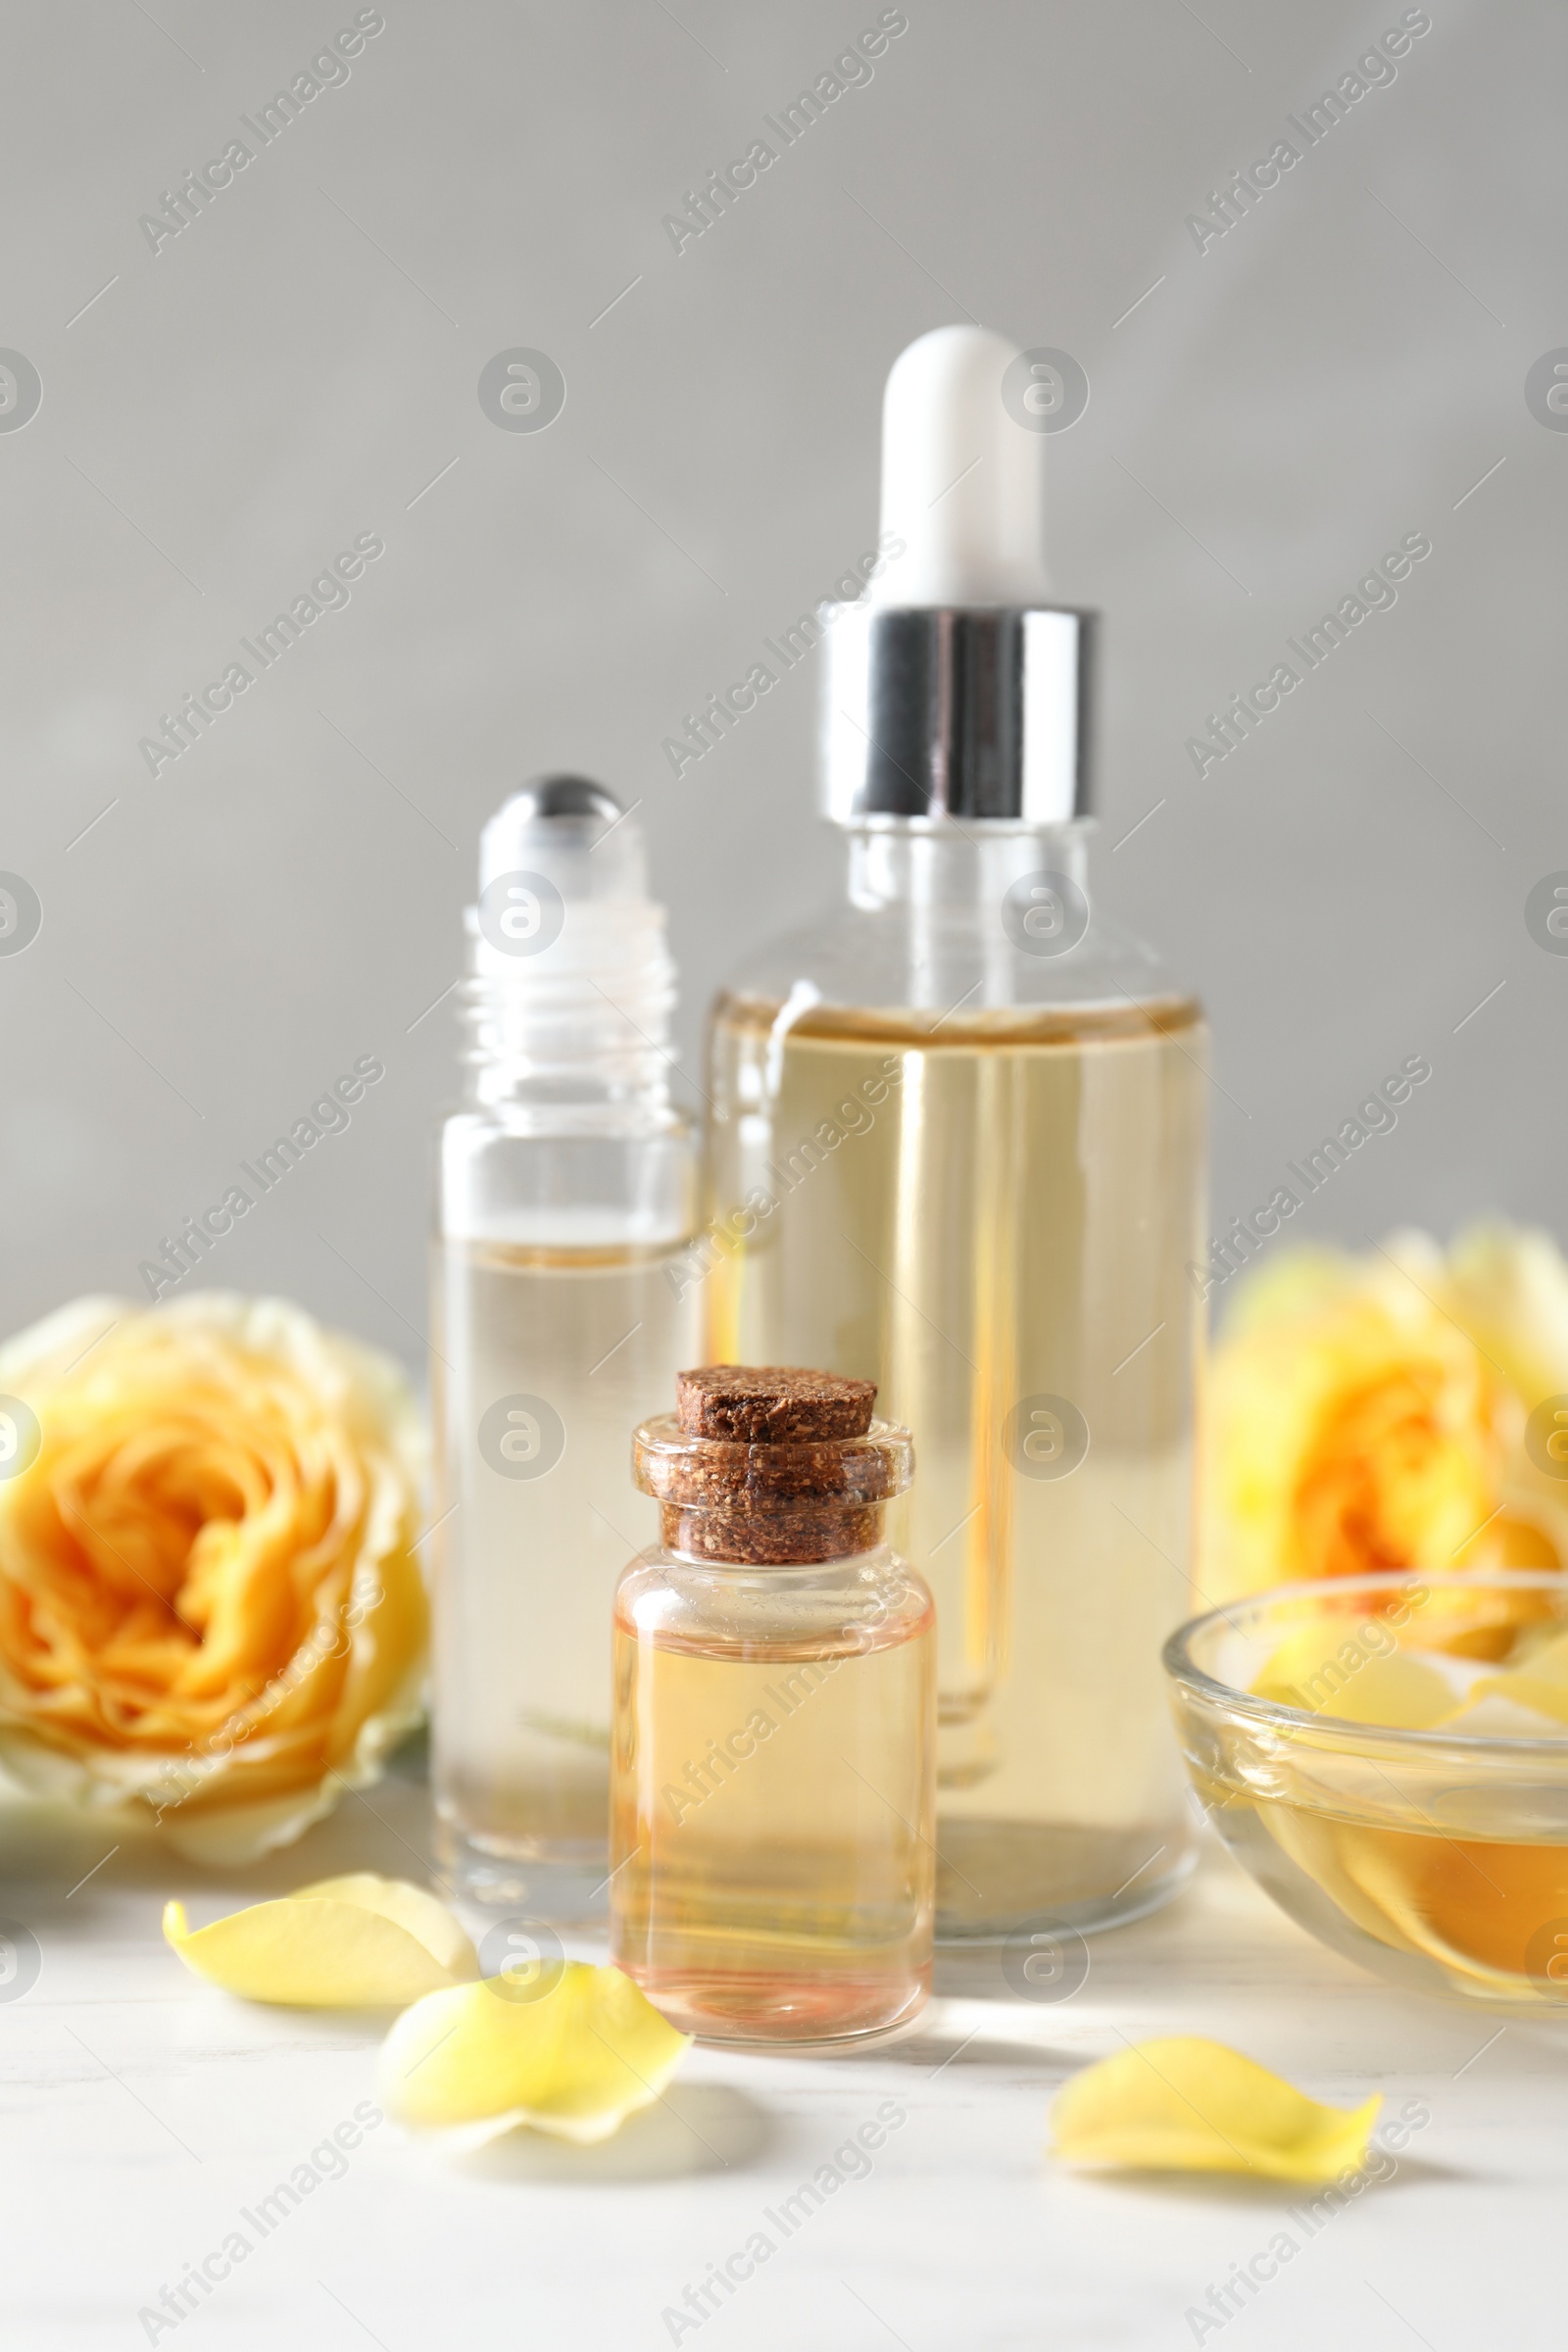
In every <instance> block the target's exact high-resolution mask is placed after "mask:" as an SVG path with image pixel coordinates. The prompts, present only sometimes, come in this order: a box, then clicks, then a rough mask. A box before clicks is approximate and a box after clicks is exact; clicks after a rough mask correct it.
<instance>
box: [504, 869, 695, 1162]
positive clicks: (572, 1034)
mask: <svg viewBox="0 0 1568 2352" xmlns="http://www.w3.org/2000/svg"><path fill="white" fill-rule="evenodd" d="M580 922H581V918H579V924H580ZM466 928H467V934H468V971H467V975H466V978H465V979H464V980H463V982H462V983H461V987H460V991H459V1017H460V1019H461V1022H462V1024H463V1044H462V1049H461V1058H462V1064H463V1081H464V1101H465V1103H466V1106H467V1107H468V1108H470V1109H485V1110H492V1111H506V1112H509V1113H513V1114H516V1115H518V1116H520V1117H523V1118H525V1119H526V1118H528V1117H529V1116H530V1115H532V1116H535V1117H537V1119H538V1120H539V1121H540V1122H541V1123H542V1124H547V1125H548V1124H555V1123H557V1122H558V1121H562V1120H564V1121H565V1122H566V1123H568V1124H584V1125H588V1126H592V1127H594V1128H599V1129H615V1130H617V1131H620V1132H625V1131H627V1130H628V1129H635V1130H645V1129H647V1128H651V1127H661V1126H665V1125H668V1124H669V1123H670V1122H671V1121H672V1120H673V1119H674V1118H675V1116H676V1113H675V1111H674V1108H673V1105H672V1103H671V1100H670V1090H669V1075H670V1070H671V1068H672V1067H673V1055H672V1054H671V1052H670V1047H669V1027H670V1017H671V1014H672V1012H673V1010H674V1005H675V969H674V965H673V963H672V961H671V959H670V956H669V952H668V949H667V947H666V946H665V943H664V936H663V925H662V920H658V921H644V922H639V923H625V924H623V925H621V926H618V927H615V928H614V929H613V931H612V932H610V933H608V934H607V936H606V937H605V938H603V939H597V940H593V941H590V942H585V943H584V944H585V946H586V947H587V948H588V950H589V952H588V953H585V954H580V955H576V956H572V957H570V958H569V959H567V958H563V957H552V958H551V959H549V960H548V961H547V960H546V959H545V958H544V957H540V958H538V959H537V960H536V959H533V958H530V957H525V956H524V957H518V958H516V959H515V960H509V959H508V958H506V957H505V956H502V955H500V954H498V953H497V952H496V950H495V949H494V948H492V947H491V946H490V945H489V943H488V942H487V941H486V940H485V939H483V938H482V937H481V936H480V933H479V930H478V926H477V923H476V921H475V919H474V915H473V912H472V910H471V909H470V910H469V912H468V914H467V916H466Z"/></svg>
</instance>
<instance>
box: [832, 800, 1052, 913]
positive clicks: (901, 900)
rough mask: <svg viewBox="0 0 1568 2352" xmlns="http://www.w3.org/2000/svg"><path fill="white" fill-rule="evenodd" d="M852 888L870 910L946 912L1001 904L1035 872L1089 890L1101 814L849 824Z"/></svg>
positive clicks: (854, 898)
mask: <svg viewBox="0 0 1568 2352" xmlns="http://www.w3.org/2000/svg"><path fill="white" fill-rule="evenodd" d="M843 830H844V832H845V833H846V834H847V836H848V839H849V848H850V864H849V892H850V899H851V902H852V904H853V905H855V906H856V907H860V908H862V909H863V910H865V911H867V912H873V911H875V910H876V909H877V908H878V907H905V908H907V909H909V910H911V911H915V910H924V911H926V912H929V913H930V914H932V915H940V913H941V912H942V910H943V909H945V908H949V909H951V910H952V911H953V912H954V913H955V914H960V913H967V912H969V911H970V910H972V909H973V908H974V907H978V906H993V905H1000V904H1002V902H1003V901H1005V899H1006V896H1007V893H1008V892H1009V891H1010V890H1012V889H1013V887H1014V885H1015V884H1017V883H1019V882H1022V881H1024V880H1025V879H1026V878H1027V877H1028V876H1030V875H1034V874H1041V873H1051V874H1060V875H1062V876H1064V877H1065V878H1066V880H1067V881H1069V882H1071V883H1073V884H1075V885H1076V887H1077V888H1078V889H1079V890H1080V891H1082V892H1085V893H1086V894H1087V891H1088V885H1089V836H1090V834H1091V833H1092V832H1093V830H1094V820H1093V818H1089V817H1080V818H1076V819H1074V820H1072V821H1071V822H1069V823H1066V824H1060V825H1023V824H986V823H974V822H971V823H966V824H962V825H960V824H958V823H956V822H954V821H952V820H949V821H946V822H938V823H931V824H920V823H907V822H901V821H899V820H897V819H894V820H891V821H890V820H888V819H882V820H880V821H876V822H869V823H858V824H850V825H846V826H844V828H843Z"/></svg>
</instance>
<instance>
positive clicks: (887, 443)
mask: <svg viewBox="0 0 1568 2352" xmlns="http://www.w3.org/2000/svg"><path fill="white" fill-rule="evenodd" d="M1055 372H1056V371H1055V369H1054V367H1053V366H1052V365H1051V364H1050V363H1049V361H1048V359H1047V356H1046V355H1045V354H1043V353H1040V352H1037V353H1035V354H1033V355H1032V356H1026V355H1025V354H1024V353H1022V352H1020V351H1019V350H1018V348H1017V346H1016V345H1015V344H1012V343H1009V342H1008V341H1007V339H1006V337H1005V336H1004V335H994V334H991V333H989V332H988V331H987V330H986V328H984V327H980V326H942V327H938V328H936V329H935V331H934V332H933V333H931V334H929V335H922V336H921V337H920V339H919V341H918V342H917V343H911V344H910V345H909V347H908V349H907V351H904V352H901V353H900V355H899V357H898V359H897V360H896V361H895V362H894V364H893V369H892V372H891V374H890V375H889V377H888V384H887V394H886V397H885V400H884V402H883V409H882V434H883V442H882V525H883V530H884V533H889V532H891V533H893V534H895V535H896V536H895V537H894V539H893V541H892V542H891V546H890V543H889V541H888V540H887V539H886V538H884V541H883V550H884V556H885V562H884V564H883V567H882V569H880V570H879V571H878V573H877V575H876V577H875V578H874V579H873V580H871V581H870V582H869V584H868V586H867V588H866V592H865V594H864V595H863V596H862V597H859V598H858V599H857V601H856V602H855V603H854V604H846V605H837V606H835V607H833V609H832V625H831V627H830V629H829V631H828V636H827V667H826V675H825V678H824V698H823V706H822V716H823V730H822V781H823V800H824V804H825V807H826V809H827V813H828V815H829V816H831V817H833V818H834V819H835V820H836V821H837V822H838V823H840V824H847V825H862V824H877V825H881V824H894V823H907V824H913V825H921V826H927V827H929V826H933V825H940V824H942V823H944V822H946V821H948V820H949V819H955V820H958V821H960V822H963V823H965V824H967V823H976V824H985V823H998V824H1008V825H1020V824H1021V825H1060V824H1070V823H1073V822H1075V821H1076V820H1077V819H1078V818H1080V817H1084V816H1087V815H1088V814H1089V813H1090V809H1091V807H1092V805H1093V791H1092V783H1091V776H1090V737H1091V730H1090V724H1089V714H1090V705H1091V699H1092V677H1093V667H1094V641H1095V615H1094V614H1093V613H1086V612H1084V611H1082V610H1081V609H1080V608H1079V607H1077V606H1073V605H1063V604H1059V603H1056V602H1054V600H1053V598H1052V594H1051V586H1050V582H1049V580H1048V579H1047V576H1046V564H1045V557H1044V554H1043V552H1042V539H1043V527H1042V526H1043V523H1044V511H1045V465H1044V451H1045V441H1046V438H1047V436H1048V435H1049V432H1050V429H1051V428H1050V425H1049V423H1048V422H1047V421H1046V420H1045V415H1044V413H1043V412H1042V411H1040V410H1039V409H1037V406H1036V403H1037V401H1038V400H1039V399H1040V396H1041V394H1042V393H1043V392H1045V391H1046V390H1047V389H1048V379H1049V378H1050V377H1052V376H1053V375H1054V374H1055ZM1060 389H1061V386H1060V381H1059V379H1058V381H1057V382H1056V384H1055V385H1054V392H1055V393H1056V395H1057V396H1059V393H1060ZM899 541H902V542H903V543H904V544H903V548H902V551H900V550H899V547H898V542H899Z"/></svg>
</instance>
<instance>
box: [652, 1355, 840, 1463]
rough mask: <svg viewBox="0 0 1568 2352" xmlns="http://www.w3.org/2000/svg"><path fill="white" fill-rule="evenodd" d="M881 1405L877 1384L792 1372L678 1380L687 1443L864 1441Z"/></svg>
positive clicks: (723, 1372) (773, 1368)
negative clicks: (877, 1405) (689, 1439)
mask: <svg viewBox="0 0 1568 2352" xmlns="http://www.w3.org/2000/svg"><path fill="white" fill-rule="evenodd" d="M875 1402H876V1382H875V1381H874V1380H849V1379H846V1378H845V1377H844V1376H843V1375H842V1374H840V1373H837V1372H807V1371H803V1370H802V1369H801V1368H800V1367H798V1366H797V1365H794V1364H704V1365H703V1366H702V1367H701V1368H700V1369H699V1370H698V1371H695V1372H678V1373H677V1374H676V1375H675V1408H676V1411H677V1413H678V1415H679V1418H680V1425H681V1427H682V1429H683V1430H685V1431H686V1433H687V1435H688V1437H693V1438H738V1439H742V1440H744V1441H745V1443H746V1444H747V1445H749V1446H793V1445H800V1444H802V1443H803V1442H806V1443H809V1442H810V1441H811V1440H812V1439H816V1438H863V1437H864V1435H865V1433H866V1431H867V1430H868V1429H869V1428H870V1426H871V1407H872V1405H873V1404H875Z"/></svg>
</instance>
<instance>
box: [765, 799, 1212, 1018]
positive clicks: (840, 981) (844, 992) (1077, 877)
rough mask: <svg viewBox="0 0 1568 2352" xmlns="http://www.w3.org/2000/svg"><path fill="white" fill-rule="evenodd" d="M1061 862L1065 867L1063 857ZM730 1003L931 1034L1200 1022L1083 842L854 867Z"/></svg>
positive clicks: (768, 951)
mask: <svg viewBox="0 0 1568 2352" xmlns="http://www.w3.org/2000/svg"><path fill="white" fill-rule="evenodd" d="M1058 856H1059V857H1060V864H1059V866H1058V864H1057V863H1056V862H1055V860H1056V858H1058ZM724 999H725V1000H726V1001H727V1003H728V1004H729V1005H731V1006H735V1007H740V1006H747V1007H751V1008H753V1017H756V1015H757V1014H758V1013H760V1012H761V1011H762V1010H763V1009H764V1008H765V1009H766V1012H767V1018H768V1021H769V1023H771V1022H772V1021H773V1020H774V1019H776V1017H777V1015H778V1012H779V1010H780V1008H784V1007H788V1008H789V1016H790V1018H789V1025H790V1027H791V1028H792V1029H793V1028H795V1027H796V1026H797V1025H798V1024H799V1025H802V1026H804V1027H806V1028H808V1029H809V1028H810V1027H812V1026H814V1025H815V1024H816V1023H817V1022H818V1021H819V1020H821V1021H825V1022H826V1023H827V1024H828V1025H830V1026H836V1025H839V1023H840V1022H841V1020H842V1017H843V1016H845V1015H857V1014H864V1013H875V1014H883V1015H886V1014H897V1013H907V1014H909V1015H911V1016H917V1017H915V1019H914V1021H913V1025H914V1026H915V1027H917V1028H924V1029H929V1028H930V1027H931V1026H932V1025H933V1023H934V1022H936V1021H938V1020H940V1021H941V1023H942V1024H943V1029H944V1034H947V1033H948V1031H949V1028H950V1027H959V1028H967V1027H970V1026H972V1025H973V1024H974V1023H975V1021H976V1020H977V1019H979V1020H982V1021H986V1020H988V1019H989V1018H990V1016H994V1015H1003V1016H1007V1017H1008V1018H1012V1019H1023V1020H1026V1021H1027V1020H1028V1019H1030V1018H1031V1017H1032V1016H1035V1015H1041V1014H1043V1015H1047V1016H1050V1015H1052V1014H1053V1013H1057V1014H1060V1015H1063V1016H1066V1017H1069V1018H1071V1017H1075V1016H1079V1015H1083V1016H1094V1017H1095V1019H1097V1020H1098V1023H1099V1024H1100V1025H1108V1026H1109V1027H1111V1028H1112V1029H1123V1030H1125V1029H1127V1028H1132V1029H1148V1028H1150V1027H1153V1028H1156V1029H1160V1030H1165V1031H1171V1030H1177V1029H1182V1028H1187V1027H1191V1026H1194V1025H1196V1024H1197V1023H1198V1022H1200V1021H1201V1018H1202V1013H1201V1006H1200V1005H1199V1003H1198V1000H1197V998H1196V996H1195V994H1194V992H1193V991H1192V989H1191V988H1190V987H1188V986H1186V985H1185V984H1184V982H1183V981H1182V980H1181V979H1180V978H1179V977H1178V976H1177V975H1176V974H1175V973H1173V972H1172V971H1171V969H1170V968H1169V966H1168V965H1167V964H1166V963H1165V961H1164V960H1163V958H1162V957H1161V956H1159V955H1158V954H1157V953H1156V952H1155V951H1154V950H1153V949H1152V948H1151V947H1150V946H1149V945H1148V944H1147V943H1146V942H1145V941H1143V940H1141V939H1139V938H1137V937H1136V936H1135V935H1134V934H1133V933H1132V932H1131V931H1129V930H1128V929H1126V928H1125V927H1124V926H1123V925H1122V924H1120V923H1118V922H1117V921H1115V920H1114V919H1113V918H1112V917H1111V916H1109V915H1108V914H1106V913H1105V912H1104V911H1103V908H1102V907H1101V906H1100V905H1099V904H1098V903H1097V900H1096V896H1095V891H1094V887H1093V884H1092V882H1091V880H1090V878H1089V876H1088V873H1087V869H1086V865H1085V862H1084V859H1083V857H1082V850H1081V845H1078V847H1077V848H1076V851H1075V854H1074V855H1072V856H1071V857H1070V858H1069V857H1066V856H1062V855H1061V854H1060V853H1058V852H1056V851H1054V849H1053V847H1052V845H1050V844H1049V843H1041V844H1033V843H1018V842H1016V841H1011V842H1008V843H1007V844H1005V845H1004V844H1000V843H998V844H987V845H984V847H983V852H982V854H981V855H980V856H979V857H974V858H970V857H968V856H967V855H966V854H965V853H964V852H963V851H962V849H961V846H960V851H959V854H958V855H956V856H955V855H954V854H953V853H952V852H951V851H950V849H949V845H947V844H942V845H940V848H939V850H938V853H937V854H936V855H935V856H933V857H932V858H930V859H929V861H928V863H927V866H926V868H925V870H921V867H920V864H919V862H918V860H917V859H906V860H903V861H894V860H892V859H889V860H887V861H886V863H885V868H884V870H883V871H882V872H880V873H879V872H878V870H877V867H876V864H875V862H874V860H873V859H870V858H864V859H860V860H858V862H857V863H852V869H851V875H850V887H849V889H848V891H847V892H846V894H845V896H844V898H843V899H842V900H840V901H839V902H838V904H836V905H834V906H831V907H827V908H826V909H824V910H823V911H822V912H821V913H820V914H819V915H818V916H817V917H816V918H815V919H814V920H812V921H809V922H808V923H806V924H804V925H802V926H801V927H799V928H798V929H796V930H793V931H791V932H788V933H785V934H783V935H781V936H780V937H778V938H776V939H774V940H772V941H770V942H768V943H766V944H764V945H763V946H761V947H760V949H758V950H757V951H755V952H754V953H753V954H752V955H750V956H747V957H746V958H745V960H744V961H743V962H742V963H741V964H740V965H739V966H738V967H737V968H736V969H735V970H734V971H733V972H732V973H731V974H730V976H729V979H728V981H727V984H726V988H725V991H724Z"/></svg>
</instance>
